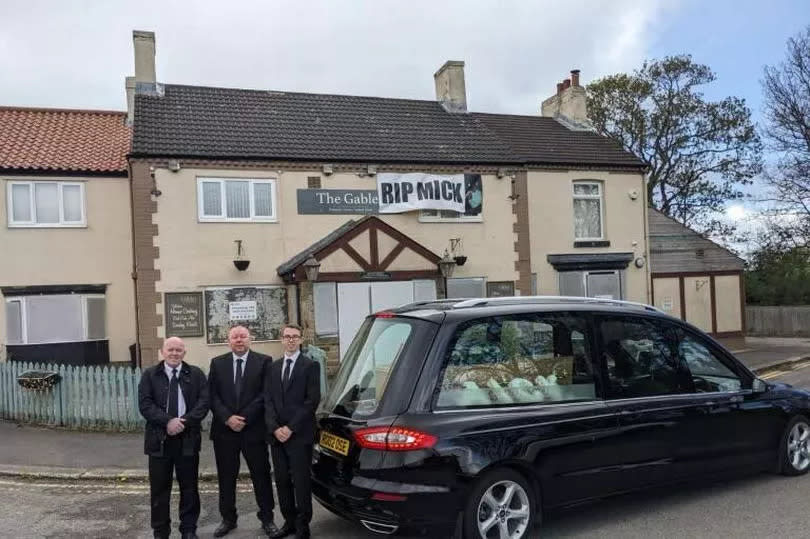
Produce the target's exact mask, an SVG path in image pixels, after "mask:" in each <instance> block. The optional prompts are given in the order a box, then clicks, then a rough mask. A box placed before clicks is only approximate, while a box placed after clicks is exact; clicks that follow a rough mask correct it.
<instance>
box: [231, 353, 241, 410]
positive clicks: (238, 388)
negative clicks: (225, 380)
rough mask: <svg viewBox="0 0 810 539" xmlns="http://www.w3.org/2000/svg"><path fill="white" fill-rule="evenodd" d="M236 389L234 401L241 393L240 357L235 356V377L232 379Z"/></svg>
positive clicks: (237, 399)
mask: <svg viewBox="0 0 810 539" xmlns="http://www.w3.org/2000/svg"><path fill="white" fill-rule="evenodd" d="M233 386H234V388H235V389H236V401H237V402H239V394H240V393H242V358H241V357H239V358H236V378H235V379H234V381H233Z"/></svg>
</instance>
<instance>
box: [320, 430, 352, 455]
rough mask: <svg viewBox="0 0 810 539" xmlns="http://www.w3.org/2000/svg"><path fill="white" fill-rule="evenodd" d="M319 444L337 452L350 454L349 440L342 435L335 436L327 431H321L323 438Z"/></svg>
mask: <svg viewBox="0 0 810 539" xmlns="http://www.w3.org/2000/svg"><path fill="white" fill-rule="evenodd" d="M319 444H320V446H321V447H325V448H326V449H331V450H332V451H334V452H335V453H340V454H341V455H348V454H349V440H347V439H346V438H341V437H340V436H335V435H334V434H330V433H328V432H326V431H322V432H321V440H320V442H319Z"/></svg>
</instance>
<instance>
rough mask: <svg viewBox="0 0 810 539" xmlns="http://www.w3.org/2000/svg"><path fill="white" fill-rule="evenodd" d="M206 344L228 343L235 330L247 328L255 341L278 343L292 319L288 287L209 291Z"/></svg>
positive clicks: (206, 304) (207, 296) (207, 297)
mask: <svg viewBox="0 0 810 539" xmlns="http://www.w3.org/2000/svg"><path fill="white" fill-rule="evenodd" d="M205 313H206V322H207V323H206V328H207V333H206V341H207V342H208V344H221V343H225V342H227V341H228V331H229V330H230V328H232V327H233V326H237V325H239V326H245V327H246V328H248V330H249V331H250V334H251V336H252V337H253V340H255V341H277V340H279V339H280V338H281V329H282V327H283V326H284V324H285V322H286V321H287V317H288V315H289V313H288V310H287V288H286V287H284V286H268V287H240V288H212V289H209V290H206V291H205Z"/></svg>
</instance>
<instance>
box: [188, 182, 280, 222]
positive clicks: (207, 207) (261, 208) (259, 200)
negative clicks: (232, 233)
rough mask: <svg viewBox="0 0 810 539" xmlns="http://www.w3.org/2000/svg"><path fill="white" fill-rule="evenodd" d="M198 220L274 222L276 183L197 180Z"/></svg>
mask: <svg viewBox="0 0 810 539" xmlns="http://www.w3.org/2000/svg"><path fill="white" fill-rule="evenodd" d="M197 205H198V216H199V220H200V221H206V222H207V221H237V222H252V221H255V222H262V221H263V222H273V221H276V220H277V218H276V181H275V180H251V179H241V178H234V179H225V178H199V179H198V180H197Z"/></svg>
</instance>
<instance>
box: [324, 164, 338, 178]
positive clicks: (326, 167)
mask: <svg viewBox="0 0 810 539" xmlns="http://www.w3.org/2000/svg"><path fill="white" fill-rule="evenodd" d="M333 172H335V169H334V167H333V166H332V165H330V164H325V165H324V166H323V173H324V175H325V176H330V175H331V174H332V173H333Z"/></svg>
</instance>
